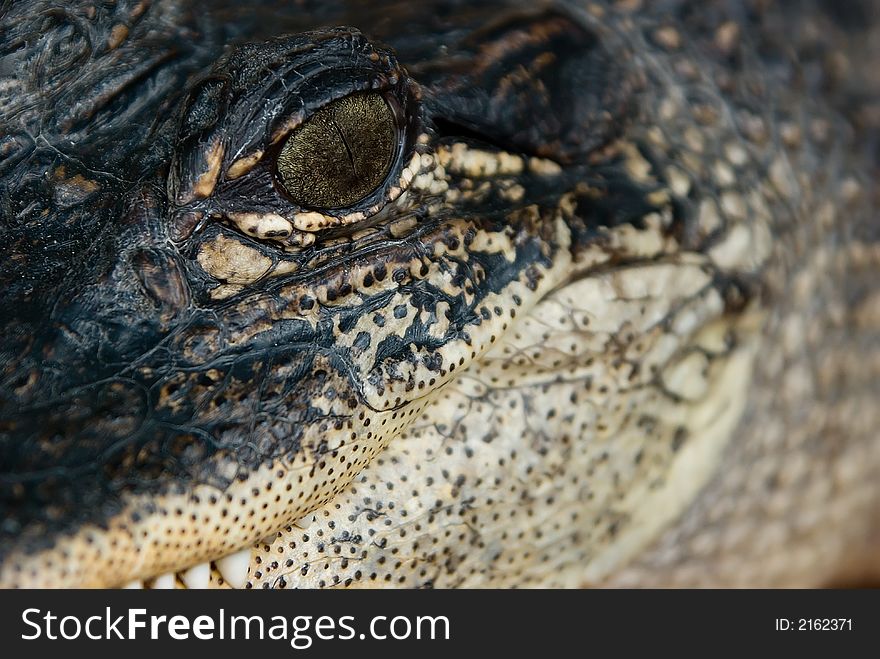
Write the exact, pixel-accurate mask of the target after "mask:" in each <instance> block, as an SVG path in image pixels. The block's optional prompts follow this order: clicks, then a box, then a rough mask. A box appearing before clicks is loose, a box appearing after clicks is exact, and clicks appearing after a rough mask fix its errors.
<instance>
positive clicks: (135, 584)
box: [123, 579, 144, 590]
mask: <svg viewBox="0 0 880 659" xmlns="http://www.w3.org/2000/svg"><path fill="white" fill-rule="evenodd" d="M143 587H144V582H143V581H140V580H137V579H136V580H134V581H129V582H128V583H127V584H125V585H124V586H123V588H124V589H125V590H140V589H142V588H143Z"/></svg>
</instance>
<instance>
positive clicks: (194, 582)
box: [180, 563, 211, 590]
mask: <svg viewBox="0 0 880 659" xmlns="http://www.w3.org/2000/svg"><path fill="white" fill-rule="evenodd" d="M180 578H181V579H182V580H183V583H185V584H186V587H187V588H192V589H194V590H197V589H201V588H207V587H208V582H209V581H210V580H211V564H210V563H199V564H198V565H194V566H193V567H191V568H190V569H188V570H187V571H186V572H181V573H180Z"/></svg>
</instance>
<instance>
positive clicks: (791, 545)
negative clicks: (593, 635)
mask: <svg viewBox="0 0 880 659" xmlns="http://www.w3.org/2000/svg"><path fill="white" fill-rule="evenodd" d="M416 4H417V6H416ZM661 4H662V5H663V6H662V7H661V6H660V5H661ZM795 4H798V6H797V7H795V6H794V5H795ZM2 12H3V19H2V20H3V24H4V26H5V29H4V34H3V35H2V37H0V78H2V79H0V234H2V240H0V249H2V252H3V253H2V256H0V325H2V328H0V356H2V361H0V369H2V371H0V585H2V586H5V587H22V586H23V587H29V586H91V587H95V586H97V587H114V586H120V585H123V584H127V583H130V582H135V583H139V584H140V583H143V582H146V583H147V585H151V584H153V585H155V584H157V583H162V584H166V585H167V584H171V585H174V584H177V585H189V586H193V585H200V586H202V585H213V586H228V585H233V586H239V587H241V586H245V585H246V586H247V587H266V588H269V587H274V588H286V587H332V586H345V587H349V586H351V587H355V586H367V587H371V586H380V585H382V586H398V587H424V586H435V587H485V586H496V587H497V586H503V587H511V586H529V585H532V586H534V585H538V586H557V587H559V586H562V587H582V586H619V585H626V586H631V585H637V586H654V585H662V586H695V585H696V586H704V585H716V586H719V585H720V586H742V585H749V586H780V585H781V586H792V585H796V586H819V585H828V584H840V583H854V582H855V583H858V582H859V580H861V579H865V578H877V575H878V572H880V564H878V562H877V555H878V548H880V479H878V478H877V477H876V475H877V474H878V473H880V437H878V435H877V433H876V427H877V423H878V421H880V418H878V414H877V412H876V410H875V407H876V405H875V403H876V401H877V397H878V393H880V385H878V382H880V310H878V309H880V290H878V287H877V284H876V281H877V277H876V274H877V272H878V266H880V241H878V238H880V233H878V229H877V226H878V225H877V223H876V218H877V213H876V209H877V192H876V187H875V185H874V181H875V180H876V175H877V173H878V172H877V155H878V144H880V142H878V139H877V138H878V134H880V133H878V119H877V117H878V116H880V113H878V111H877V110H878V107H880V106H878V105H877V103H876V99H877V91H878V89H880V81H878V80H877V73H876V71H874V70H872V67H871V66H870V65H869V63H870V62H871V61H872V58H871V56H872V55H875V54H877V49H878V45H877V44H878V43H880V41H878V39H877V35H880V28H875V25H877V24H878V21H877V19H878V18H880V16H878V12H877V10H876V9H875V8H874V7H873V5H872V3H869V2H853V3H852V4H851V6H850V5H848V6H847V8H841V7H835V6H832V3H828V2H818V1H817V2H813V3H788V2H778V3H764V2H748V1H743V2H740V3H730V2H687V1H684V0H681V1H673V2H670V3H656V4H655V3H639V2H588V1H587V0H584V1H583V2H574V1H571V2H548V3H539V4H535V3H517V2H494V1H493V2H480V3H468V2H454V1H440V0H438V1H436V2H433V1H432V2H428V3H398V2H373V3H368V2H357V1H355V2H320V3H310V2H304V3H275V2H266V3H253V5H251V6H244V7H242V6H240V4H239V3H229V4H228V5H226V4H225V3H213V2H212V3H207V2H205V3H202V2H188V1H171V0H153V1H146V0H144V1H141V2H118V3H115V4H114V5H112V6H104V5H97V4H94V3H87V2H82V3H79V2H73V3H63V4H62V3H53V2H44V1H38V2H32V3H5V4H3V5H2ZM874 68H875V67H874ZM285 145H289V146H285ZM279 162H281V165H280V166H279ZM242 550H243V551H242ZM238 552H241V553H238ZM229 555H236V556H239V557H244V558H242V559H241V560H238V559H236V560H237V562H236V565H238V567H237V568H236V573H235V574H234V575H233V573H232V572H231V570H232V568H230V567H229V565H231V564H232V561H229V560H227V561H226V562H224V557H227V556H229ZM193 566H201V567H198V568H194V567H193ZM245 566H247V570H246V572H245V571H244V570H245ZM196 574H198V575H199V576H198V577H196V576H194V575H196ZM175 575H176V576H175Z"/></svg>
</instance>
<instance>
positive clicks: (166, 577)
mask: <svg viewBox="0 0 880 659" xmlns="http://www.w3.org/2000/svg"><path fill="white" fill-rule="evenodd" d="M151 587H152V588H153V590H171V589H173V588H174V573H173V572H169V573H168V574H163V575H161V576H159V577H156V578H155V579H153V585H152V586H151Z"/></svg>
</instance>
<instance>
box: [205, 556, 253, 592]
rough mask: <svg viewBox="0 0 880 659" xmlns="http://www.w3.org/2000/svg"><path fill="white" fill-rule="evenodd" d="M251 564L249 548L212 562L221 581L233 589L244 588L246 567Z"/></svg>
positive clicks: (246, 573)
mask: <svg viewBox="0 0 880 659" xmlns="http://www.w3.org/2000/svg"><path fill="white" fill-rule="evenodd" d="M250 562H251V550H250V547H248V548H247V549H242V550H241V551H237V552H235V553H234V554H229V556H224V557H223V558H220V559H217V560H216V561H214V564H215V565H216V566H217V570H218V571H219V572H220V574H222V575H223V579H224V580H225V581H226V583H228V584H229V585H230V586H232V587H233V588H244V585H245V583H247V575H248V565H249V564H250Z"/></svg>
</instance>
